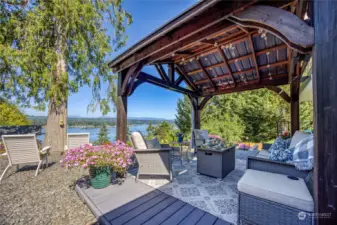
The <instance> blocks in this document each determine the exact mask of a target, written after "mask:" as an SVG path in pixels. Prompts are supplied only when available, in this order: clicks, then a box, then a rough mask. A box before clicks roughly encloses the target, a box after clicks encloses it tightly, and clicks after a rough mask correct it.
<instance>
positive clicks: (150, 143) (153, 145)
mask: <svg viewBox="0 0 337 225" xmlns="http://www.w3.org/2000/svg"><path fill="white" fill-rule="evenodd" d="M145 142H146V146H147V148H148V149H160V148H161V146H160V142H159V141H158V139H157V138H156V137H155V138H153V139H151V140H146V141H145Z"/></svg>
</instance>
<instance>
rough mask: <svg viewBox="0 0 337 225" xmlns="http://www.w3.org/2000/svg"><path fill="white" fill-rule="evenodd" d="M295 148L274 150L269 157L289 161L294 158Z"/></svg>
mask: <svg viewBox="0 0 337 225" xmlns="http://www.w3.org/2000/svg"><path fill="white" fill-rule="evenodd" d="M293 152H294V148H287V149H281V150H273V151H272V152H271V153H270V156H269V159H271V160H274V161H279V162H287V161H292V160H293Z"/></svg>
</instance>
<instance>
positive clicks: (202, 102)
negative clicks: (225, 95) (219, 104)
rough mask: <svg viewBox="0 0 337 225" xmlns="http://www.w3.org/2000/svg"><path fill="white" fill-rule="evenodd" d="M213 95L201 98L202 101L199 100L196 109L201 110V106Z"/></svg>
mask: <svg viewBox="0 0 337 225" xmlns="http://www.w3.org/2000/svg"><path fill="white" fill-rule="evenodd" d="M212 97H213V96H212V95H210V96H206V97H204V98H203V99H202V101H201V102H200V104H199V106H198V109H199V110H203V108H204V107H205V106H206V104H207V102H208V101H209V100H210V99H211V98H212Z"/></svg>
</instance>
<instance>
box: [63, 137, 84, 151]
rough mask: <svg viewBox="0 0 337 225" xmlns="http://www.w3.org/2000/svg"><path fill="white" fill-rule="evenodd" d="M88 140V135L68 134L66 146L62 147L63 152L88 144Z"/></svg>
mask: <svg viewBox="0 0 337 225" xmlns="http://www.w3.org/2000/svg"><path fill="white" fill-rule="evenodd" d="M89 139H90V134H89V133H68V134H67V145H66V146H65V147H64V150H65V151H67V150H68V149H71V148H77V147H80V146H81V145H84V144H90V142H89Z"/></svg>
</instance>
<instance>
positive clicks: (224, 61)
mask: <svg viewBox="0 0 337 225" xmlns="http://www.w3.org/2000/svg"><path fill="white" fill-rule="evenodd" d="M218 52H219V54H220V56H221V58H222V60H223V65H224V66H225V67H226V69H227V71H228V73H229V75H230V76H231V78H232V81H233V84H234V86H236V81H235V78H234V76H233V74H232V71H231V68H230V67H229V65H228V63H227V59H226V56H225V53H224V52H223V51H222V48H220V47H219V46H218Z"/></svg>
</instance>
